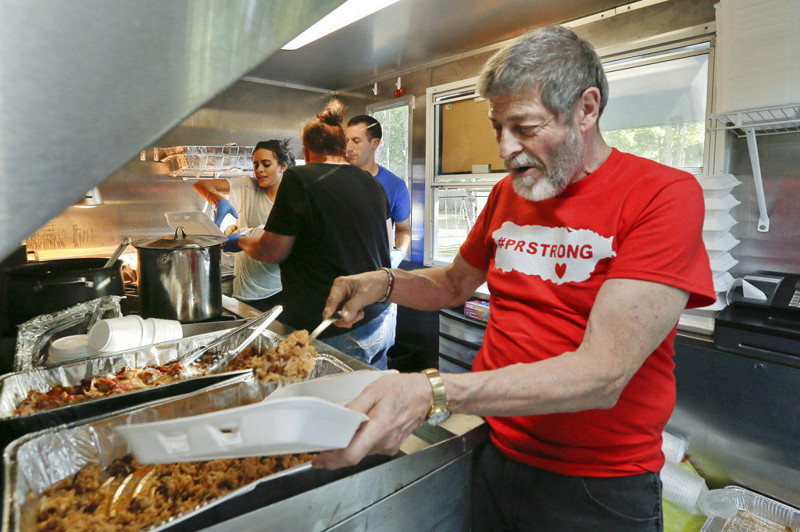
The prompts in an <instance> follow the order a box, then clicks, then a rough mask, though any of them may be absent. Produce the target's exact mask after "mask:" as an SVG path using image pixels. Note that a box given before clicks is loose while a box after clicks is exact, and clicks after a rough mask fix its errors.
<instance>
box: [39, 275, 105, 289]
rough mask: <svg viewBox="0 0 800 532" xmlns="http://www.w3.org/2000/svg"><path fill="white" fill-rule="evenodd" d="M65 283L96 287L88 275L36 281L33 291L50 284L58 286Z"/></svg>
mask: <svg viewBox="0 0 800 532" xmlns="http://www.w3.org/2000/svg"><path fill="white" fill-rule="evenodd" d="M63 284H82V285H84V286H85V287H86V288H94V281H90V280H88V279H87V278H86V277H78V278H77V279H70V280H69V281H60V280H58V279H49V280H44V281H36V283H35V284H34V285H33V291H34V292H41V291H42V290H44V289H45V288H46V287H48V286H58V285H63Z"/></svg>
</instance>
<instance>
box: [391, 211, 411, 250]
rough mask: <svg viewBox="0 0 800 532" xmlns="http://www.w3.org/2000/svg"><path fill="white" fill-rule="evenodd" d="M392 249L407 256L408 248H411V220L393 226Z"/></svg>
mask: <svg viewBox="0 0 800 532" xmlns="http://www.w3.org/2000/svg"><path fill="white" fill-rule="evenodd" d="M394 247H396V248H397V249H399V250H400V251H402V252H403V256H407V255H408V248H410V247H411V218H406V219H405V220H403V221H402V222H397V223H396V224H394Z"/></svg>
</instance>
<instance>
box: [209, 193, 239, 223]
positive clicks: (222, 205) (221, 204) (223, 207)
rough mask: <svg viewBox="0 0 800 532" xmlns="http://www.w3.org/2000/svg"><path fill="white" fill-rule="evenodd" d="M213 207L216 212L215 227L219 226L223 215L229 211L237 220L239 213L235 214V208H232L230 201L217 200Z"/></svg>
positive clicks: (223, 217)
mask: <svg viewBox="0 0 800 532" xmlns="http://www.w3.org/2000/svg"><path fill="white" fill-rule="evenodd" d="M215 208H216V211H217V213H216V215H215V216H214V223H215V224H216V225H217V227H219V226H220V224H221V223H222V221H223V220H224V219H225V215H227V214H229V213H230V214H231V216H233V217H234V218H236V219H237V220H238V219H239V214H237V212H236V209H234V208H233V205H231V202H230V201H228V200H226V199H221V200H219V201H218V202H217V205H216V207H215Z"/></svg>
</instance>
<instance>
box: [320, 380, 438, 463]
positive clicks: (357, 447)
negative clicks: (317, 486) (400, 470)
mask: <svg viewBox="0 0 800 532" xmlns="http://www.w3.org/2000/svg"><path fill="white" fill-rule="evenodd" d="M432 405H433V392H432V390H431V385H430V381H429V380H428V378H427V377H426V376H425V375H422V374H421V373H411V374H402V375H388V376H386V377H382V378H380V379H378V380H377V381H375V382H374V383H372V384H370V385H369V386H367V387H366V388H365V389H364V391H363V392H361V395H359V396H358V397H356V398H355V399H353V400H352V401H350V402H349V403H348V404H347V405H346V406H347V408H350V409H351V410H356V411H358V412H363V413H365V414H367V416H369V421H366V422H365V423H364V424H362V425H361V428H359V429H358V432H356V434H355V436H353V439H352V440H351V441H350V445H349V446H348V447H347V448H346V449H339V450H336V451H328V452H324V453H320V454H319V455H317V457H316V458H314V461H313V465H314V467H318V468H326V469H338V468H340V467H345V466H351V465H355V464H357V463H359V462H360V461H361V460H362V459H363V458H364V457H365V456H367V455H369V454H386V455H389V456H392V455H394V454H397V451H399V450H400V445H402V443H403V441H405V439H406V437H407V436H408V435H409V434H411V432H412V431H413V430H414V429H416V428H417V427H419V426H420V425H421V424H422V423H423V422H424V421H425V418H426V417H427V415H428V411H430V409H431V406H432Z"/></svg>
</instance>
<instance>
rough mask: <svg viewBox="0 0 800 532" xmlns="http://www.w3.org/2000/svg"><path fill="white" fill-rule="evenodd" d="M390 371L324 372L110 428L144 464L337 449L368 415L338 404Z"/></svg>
mask: <svg viewBox="0 0 800 532" xmlns="http://www.w3.org/2000/svg"><path fill="white" fill-rule="evenodd" d="M390 373H397V372H396V371H373V370H363V371H356V372H352V373H342V374H335V375H328V376H325V377H321V378H319V379H313V380H309V381H304V382H300V383H296V384H292V385H289V386H286V387H284V388H279V389H278V390H276V391H275V392H273V393H272V394H271V395H270V396H268V397H267V398H266V399H264V400H263V401H260V402H258V403H254V404H250V405H245V406H240V407H235V408H229V409H225V410H220V411H217V412H211V413H208V414H202V415H198V416H190V417H184V418H178V419H169V420H163V421H156V422H151V423H137V424H131V425H121V426H117V427H115V428H114V430H115V431H116V432H117V433H118V434H119V435H120V436H122V438H124V439H125V441H126V442H127V443H128V446H129V447H130V451H131V453H132V454H133V456H134V457H136V459H137V460H139V461H140V462H142V463H148V464H154V463H168V462H187V461H194V460H216V459H220V458H243V457H247V456H269V455H276V454H293V453H303V452H316V451H324V450H330V449H341V448H343V447H346V446H347V445H348V444H349V443H350V440H351V439H352V438H353V435H354V434H355V432H356V430H358V427H359V426H360V425H361V423H363V422H364V421H367V420H368V419H369V418H368V417H367V416H366V415H365V414H362V413H361V412H356V411H355V410H350V409H348V408H345V407H344V406H342V404H343V403H347V402H349V401H350V400H352V399H353V398H355V397H356V396H358V394H359V393H361V391H362V390H363V389H364V388H365V387H366V386H367V385H369V384H370V383H371V382H373V381H374V380H376V379H378V378H380V377H383V376H385V375H387V374H390Z"/></svg>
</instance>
